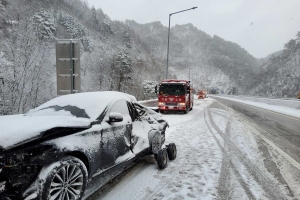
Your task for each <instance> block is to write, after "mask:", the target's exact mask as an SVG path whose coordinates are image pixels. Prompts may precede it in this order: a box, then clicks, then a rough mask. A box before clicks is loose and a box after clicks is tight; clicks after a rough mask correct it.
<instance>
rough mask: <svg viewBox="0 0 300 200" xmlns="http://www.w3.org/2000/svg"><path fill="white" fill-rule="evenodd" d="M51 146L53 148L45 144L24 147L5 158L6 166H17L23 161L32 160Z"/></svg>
mask: <svg viewBox="0 0 300 200" xmlns="http://www.w3.org/2000/svg"><path fill="white" fill-rule="evenodd" d="M51 148H52V147H51V146H48V145H45V146H39V147H32V148H28V149H23V150H20V151H17V152H15V153H12V154H9V155H7V156H6V157H5V159H4V166H5V167H15V166H17V165H19V164H22V163H28V162H29V161H32V160H34V159H35V158H37V157H39V156H41V155H42V154H43V153H44V152H45V151H47V150H49V149H51Z"/></svg>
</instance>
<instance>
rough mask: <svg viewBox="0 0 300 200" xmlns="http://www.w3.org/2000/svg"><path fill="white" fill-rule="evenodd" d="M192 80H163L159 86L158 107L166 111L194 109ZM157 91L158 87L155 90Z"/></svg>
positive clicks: (184, 111) (162, 111)
mask: <svg viewBox="0 0 300 200" xmlns="http://www.w3.org/2000/svg"><path fill="white" fill-rule="evenodd" d="M192 90H193V89H192V86H191V83H190V81H187V80H177V79H167V80H162V81H161V83H160V84H159V88H158V109H159V111H160V112H161V113H164V112H165V111H183V113H187V112H188V111H190V110H192V109H193V105H194V95H193V92H192ZM155 92H156V93H157V89H156V91H155Z"/></svg>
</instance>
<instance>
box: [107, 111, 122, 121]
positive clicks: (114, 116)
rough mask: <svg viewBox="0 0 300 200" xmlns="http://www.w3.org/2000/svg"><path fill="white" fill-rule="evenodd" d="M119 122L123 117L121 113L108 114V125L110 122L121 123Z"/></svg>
mask: <svg viewBox="0 0 300 200" xmlns="http://www.w3.org/2000/svg"><path fill="white" fill-rule="evenodd" d="M121 121H123V115H122V114H121V113H116V112H111V113H109V120H108V123H110V122H121Z"/></svg>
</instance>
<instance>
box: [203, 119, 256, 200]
mask: <svg viewBox="0 0 300 200" xmlns="http://www.w3.org/2000/svg"><path fill="white" fill-rule="evenodd" d="M204 115H205V114H204ZM204 119H205V122H206V124H207V127H208V129H209V130H210V132H211V134H212V135H213V137H214V138H215V140H216V142H217V144H218V146H219V148H220V149H221V150H222V153H223V159H222V166H221V173H220V179H219V187H218V193H219V196H220V198H221V199H231V193H232V192H233V191H232V189H233V188H231V186H230V185H231V184H230V169H231V170H232V171H233V173H234V175H235V176H236V178H237V180H238V182H239V183H240V185H241V186H242V188H243V189H244V191H245V193H246V195H247V197H248V198H249V199H256V198H255V196H254V195H253V193H252V192H251V190H250V189H249V188H248V186H247V184H246V183H245V181H244V180H243V177H242V176H241V174H240V173H239V172H238V170H237V169H236V167H235V165H234V164H233V162H232V159H231V153H232V152H231V148H230V144H229V143H228V140H224V147H222V145H221V143H220V141H219V140H218V139H217V137H216V136H215V134H214V133H213V131H212V130H211V128H210V126H209V124H208V123H207V121H206V118H205V116H204ZM230 124H231V116H230V117H229V119H228V120H227V123H226V129H225V130H226V131H225V135H227V137H228V138H230V131H229V130H230Z"/></svg>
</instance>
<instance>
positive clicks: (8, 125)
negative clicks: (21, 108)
mask: <svg viewBox="0 0 300 200" xmlns="http://www.w3.org/2000/svg"><path fill="white" fill-rule="evenodd" d="M90 124H91V121H90V119H85V118H76V117H71V116H28V115H10V116H1V117H0V127H1V131H0V148H2V149H10V148H12V147H14V146H17V145H20V144H24V143H26V142H30V141H32V140H35V139H37V138H41V137H43V133H44V132H45V131H47V130H49V129H52V128H56V127H64V128H86V127H89V126H90Z"/></svg>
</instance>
